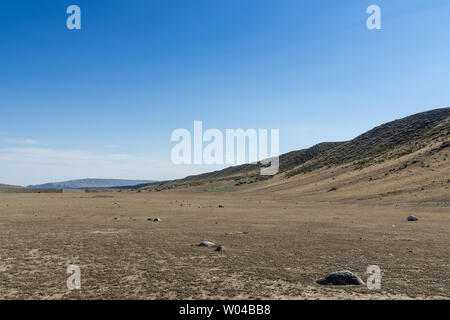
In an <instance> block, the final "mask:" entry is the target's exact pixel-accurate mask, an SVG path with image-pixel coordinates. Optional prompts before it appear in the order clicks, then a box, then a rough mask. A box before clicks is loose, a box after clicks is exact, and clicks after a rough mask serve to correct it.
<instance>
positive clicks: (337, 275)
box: [316, 270, 364, 286]
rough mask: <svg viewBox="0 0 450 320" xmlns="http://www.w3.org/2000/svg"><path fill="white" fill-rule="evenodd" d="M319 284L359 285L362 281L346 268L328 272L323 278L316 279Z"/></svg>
mask: <svg viewBox="0 0 450 320" xmlns="http://www.w3.org/2000/svg"><path fill="white" fill-rule="evenodd" d="M316 282H317V283H318V284H320V285H334V286H348V285H356V286H360V285H363V284H364V283H363V282H362V280H361V279H360V278H358V277H357V276H356V275H354V274H353V273H351V272H350V271H348V270H342V271H336V272H333V273H330V274H329V275H327V276H326V277H325V278H323V279H320V280H317V281H316Z"/></svg>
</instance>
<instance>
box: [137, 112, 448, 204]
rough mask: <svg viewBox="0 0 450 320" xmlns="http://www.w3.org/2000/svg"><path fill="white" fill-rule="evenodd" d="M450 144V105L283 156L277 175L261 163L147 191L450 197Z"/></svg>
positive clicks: (208, 174) (360, 196)
mask: <svg viewBox="0 0 450 320" xmlns="http://www.w3.org/2000/svg"><path fill="white" fill-rule="evenodd" d="M449 148H450V108H442V109H436V110H431V111H427V112H422V113H419V114H415V115H412V116H409V117H406V118H403V119H399V120H395V121H392V122H389V123H386V124H383V125H380V126H378V127H376V128H374V129H372V130H369V131H367V132H366V133H364V134H362V135H360V136H358V137H356V138H354V139H353V140H350V141H346V142H335V143H322V144H318V145H315V146H313V147H311V148H309V149H304V150H300V151H293V152H290V153H287V154H283V155H281V156H280V173H279V174H278V175H276V176H274V177H263V176H260V175H259V171H258V169H259V168H260V165H252V164H246V165H242V166H235V167H229V168H226V169H224V170H220V171H215V172H210V173H205V174H201V175H197V176H190V177H186V178H185V179H181V180H174V181H168V182H166V183H164V184H163V185H162V184H158V185H153V186H148V187H145V188H143V189H144V190H150V191H160V190H165V189H174V188H179V187H183V188H189V189H190V190H193V191H194V190H197V189H198V190H203V191H206V190H212V191H215V192H216V191H221V192H222V191H224V190H226V191H227V192H232V191H239V192H268V191H270V192H271V193H272V192H275V193H280V194H283V193H285V194H292V195H294V194H299V193H301V194H302V195H308V194H315V193H324V197H328V198H329V197H334V195H340V196H343V195H342V194H341V192H342V191H343V190H348V191H350V190H352V191H351V192H352V194H353V196H355V197H357V198H358V197H359V198H371V197H377V196H378V195H381V196H382V195H383V194H387V195H393V194H399V193H402V192H403V193H404V192H415V191H420V192H421V193H422V194H423V192H422V191H424V190H434V191H433V192H434V193H435V194H434V196H433V197H434V198H436V199H437V198H439V197H441V195H442V196H443V197H444V199H445V196H444V195H445V193H447V194H449V192H448V185H449V184H448V181H450V163H449V156H448V154H449ZM430 167H431V169H430ZM430 192H431V191H430ZM352 194H348V195H347V196H352Z"/></svg>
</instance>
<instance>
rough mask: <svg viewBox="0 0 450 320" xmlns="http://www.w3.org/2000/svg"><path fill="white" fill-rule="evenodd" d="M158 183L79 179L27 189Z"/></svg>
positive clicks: (32, 186) (33, 186) (104, 186)
mask: <svg viewBox="0 0 450 320" xmlns="http://www.w3.org/2000/svg"><path fill="white" fill-rule="evenodd" d="M152 182H156V181H154V180H125V179H79V180H69V181H63V182H50V183H44V184H39V185H31V186H27V188H39V189H49V188H51V189H88V188H113V187H123V186H133V185H138V184H146V183H152Z"/></svg>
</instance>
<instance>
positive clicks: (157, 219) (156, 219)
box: [153, 218, 161, 222]
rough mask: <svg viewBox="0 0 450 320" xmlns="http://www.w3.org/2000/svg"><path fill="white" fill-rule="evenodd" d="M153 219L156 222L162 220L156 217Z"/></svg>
mask: <svg viewBox="0 0 450 320" xmlns="http://www.w3.org/2000/svg"><path fill="white" fill-rule="evenodd" d="M153 221H154V222H158V221H161V219H160V218H155V219H153Z"/></svg>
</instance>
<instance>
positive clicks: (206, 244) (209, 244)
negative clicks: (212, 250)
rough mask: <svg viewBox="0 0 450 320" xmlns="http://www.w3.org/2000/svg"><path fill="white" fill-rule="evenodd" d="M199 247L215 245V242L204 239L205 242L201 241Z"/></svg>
mask: <svg viewBox="0 0 450 320" xmlns="http://www.w3.org/2000/svg"><path fill="white" fill-rule="evenodd" d="M198 246H199V247H208V248H209V247H212V246H214V243H213V242H210V241H203V242H200V244H199V245H198Z"/></svg>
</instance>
